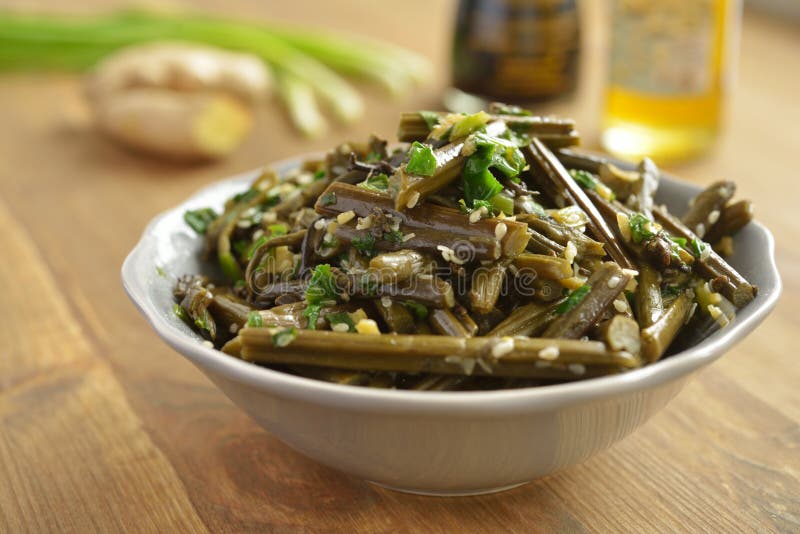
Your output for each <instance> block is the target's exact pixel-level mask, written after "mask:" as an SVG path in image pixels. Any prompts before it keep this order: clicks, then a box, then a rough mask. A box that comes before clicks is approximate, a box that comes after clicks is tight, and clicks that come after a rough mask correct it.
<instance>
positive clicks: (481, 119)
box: [450, 111, 492, 141]
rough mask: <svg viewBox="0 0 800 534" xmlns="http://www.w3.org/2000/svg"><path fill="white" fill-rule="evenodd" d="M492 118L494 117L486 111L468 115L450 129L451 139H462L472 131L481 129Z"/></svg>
mask: <svg viewBox="0 0 800 534" xmlns="http://www.w3.org/2000/svg"><path fill="white" fill-rule="evenodd" d="M491 118H492V117H491V116H490V115H489V114H488V113H486V112H485V111H479V112H477V113H473V114H472V115H467V116H466V117H464V118H463V119H461V120H459V121H458V122H457V123H455V124H454V125H453V128H452V129H451V130H450V140H451V141H452V140H453V139H460V138H462V137H466V136H468V135H469V134H471V133H472V132H475V131H477V130H480V129H481V128H483V127H484V126H486V123H487V122H489V119H491Z"/></svg>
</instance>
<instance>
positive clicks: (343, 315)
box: [325, 312, 356, 332]
mask: <svg viewBox="0 0 800 534" xmlns="http://www.w3.org/2000/svg"><path fill="white" fill-rule="evenodd" d="M325 319H326V320H327V321H328V323H330V325H331V328H333V326H335V325H337V324H342V323H344V324H346V325H347V331H348V332H355V331H356V323H354V322H353V318H352V317H350V314H349V313H347V312H331V313H328V314H325Z"/></svg>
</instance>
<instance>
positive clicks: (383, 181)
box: [358, 173, 389, 192]
mask: <svg viewBox="0 0 800 534" xmlns="http://www.w3.org/2000/svg"><path fill="white" fill-rule="evenodd" d="M358 187H363V188H364V189H369V190H371V191H380V192H385V191H388V190H389V177H388V176H386V175H385V174H383V173H381V174H374V175H372V176H368V177H367V179H366V180H364V181H363V182H361V183H360V184H358Z"/></svg>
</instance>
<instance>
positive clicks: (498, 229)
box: [494, 223, 508, 239]
mask: <svg viewBox="0 0 800 534" xmlns="http://www.w3.org/2000/svg"><path fill="white" fill-rule="evenodd" d="M506 232H508V226H506V223H497V226H495V227H494V236H495V237H496V238H497V239H503V238H504V237H505V235H506Z"/></svg>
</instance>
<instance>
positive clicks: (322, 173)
mask: <svg viewBox="0 0 800 534" xmlns="http://www.w3.org/2000/svg"><path fill="white" fill-rule="evenodd" d="M323 178H325V169H320V170H318V171H317V172H315V173H314V181H317V180H322V179H323Z"/></svg>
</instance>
